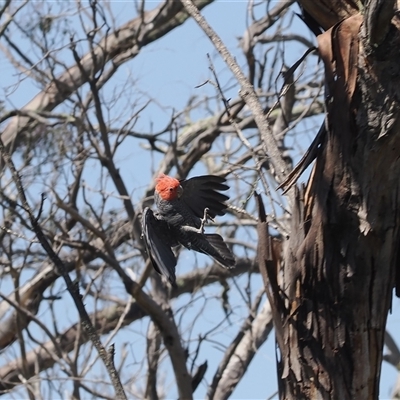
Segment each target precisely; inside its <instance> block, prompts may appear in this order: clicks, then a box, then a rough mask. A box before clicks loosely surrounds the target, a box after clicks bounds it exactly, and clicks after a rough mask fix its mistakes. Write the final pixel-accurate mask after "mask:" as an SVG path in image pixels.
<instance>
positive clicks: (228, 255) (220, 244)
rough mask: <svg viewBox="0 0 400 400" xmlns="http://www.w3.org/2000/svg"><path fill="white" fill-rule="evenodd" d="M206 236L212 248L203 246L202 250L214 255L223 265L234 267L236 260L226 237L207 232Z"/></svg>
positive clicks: (229, 267) (211, 255)
mask: <svg viewBox="0 0 400 400" xmlns="http://www.w3.org/2000/svg"><path fill="white" fill-rule="evenodd" d="M204 237H205V238H206V239H207V242H208V243H209V244H210V245H211V247H212V250H211V249H210V248H204V247H203V248H202V250H203V251H202V252H204V253H206V254H208V255H209V256H210V257H212V258H213V259H214V260H215V261H217V262H218V263H219V264H220V265H221V266H222V267H224V268H228V269H231V268H233V267H234V266H235V264H236V260H235V257H234V255H233V254H232V252H231V250H230V249H229V247H228V246H227V245H226V243H225V242H224V239H222V237H221V236H220V235H218V234H217V233H206V234H205V235H204ZM207 247H208V246H207ZM213 250H214V251H213Z"/></svg>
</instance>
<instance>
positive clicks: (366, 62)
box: [260, 2, 400, 399]
mask: <svg viewBox="0 0 400 400" xmlns="http://www.w3.org/2000/svg"><path fill="white" fill-rule="evenodd" d="M305 3H307V2H305ZM316 3H318V4H322V3H323V2H316ZM342 3H346V4H349V2H342ZM310 4H311V3H310ZM313 4H314V3H313ZM341 9H343V7H342V8H341ZM316 15H317V14H316ZM317 22H320V21H317ZM362 23H363V17H362V16H361V15H358V14H357V15H355V16H352V17H350V18H347V19H345V20H343V21H342V22H340V23H338V24H336V25H335V26H334V27H333V28H332V29H330V30H329V31H327V32H326V33H324V34H323V35H321V36H319V52H320V55H321V58H322V59H323V61H324V64H325V72H326V106H327V119H326V132H325V134H324V135H323V137H322V139H321V146H320V147H319V150H318V154H317V161H316V165H315V166H314V170H313V172H312V174H311V177H310V180H309V183H308V185H307V187H306V188H305V190H301V191H298V192H297V196H296V204H295V207H294V212H293V229H292V233H291V237H290V239H289V242H288V245H287V251H286V254H285V265H284V266H283V274H282V276H281V282H280V283H279V287H278V286H277V285H274V282H275V281H277V277H276V276H275V277H273V276H271V275H273V271H272V272H271V269H269V270H268V271H267V272H268V275H269V279H270V289H269V290H270V291H272V296H273V297H274V299H273V301H272V302H271V303H272V304H273V306H274V307H275V313H274V322H275V324H276V329H277V341H278V344H279V346H280V351H281V358H280V360H278V380H279V392H280V398H281V399H377V398H378V395H379V379H380V368H381V361H382V351H383V340H384V333H385V325H386V318H387V313H388V310H389V308H390V305H391V296H392V289H393V287H394V286H395V284H396V269H397V267H398V264H399V259H400V257H399V254H400V252H399V242H400V212H399V206H400V196H399V195H400V187H399V176H400V157H399V149H400V134H399V132H400V120H399V119H400V118H399V101H400V93H399V87H400V86H399V84H400V67H399V63H398V60H399V56H400V54H399V52H400V35H399V31H398V30H397V29H396V28H395V26H396V25H397V24H396V23H395V21H394V24H392V25H391V26H390V30H389V34H388V35H387V37H385V38H384V39H383V40H382V41H381V44H380V46H379V47H376V46H375V47H374V48H371V47H369V46H368V43H369V41H368V32H365V30H364V28H362ZM321 25H322V24H321ZM380 31H381V30H380ZM266 265H268V263H266ZM260 268H261V264H260ZM265 268H267V267H265ZM271 278H272V279H271ZM397 283H399V280H397ZM398 287H399V286H398ZM398 294H399V293H398Z"/></svg>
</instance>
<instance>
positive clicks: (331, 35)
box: [0, 0, 399, 399]
mask: <svg viewBox="0 0 400 400" xmlns="http://www.w3.org/2000/svg"><path fill="white" fill-rule="evenodd" d="M299 3H300V5H301V6H303V9H302V10H299V8H298V5H296V4H295V2H294V1H291V0H285V1H280V2H273V1H270V0H268V1H263V2H260V3H257V2H254V1H252V0H250V1H249V2H248V4H247V7H246V8H243V14H238V15H237V18H238V21H239V20H240V21H242V23H243V21H245V22H246V23H245V24H243V25H244V26H245V29H244V31H243V32H242V33H241V37H239V39H238V40H237V42H235V45H231V44H230V45H228V44H227V43H226V42H225V43H224V42H223V41H222V40H221V39H220V38H219V37H218V35H217V33H216V32H215V30H214V29H213V26H211V25H210V24H209V22H207V18H205V17H203V16H202V15H204V12H207V13H213V12H217V11H214V10H216V8H215V9H214V8H213V7H221V4H219V5H218V4H217V2H213V1H212V0H182V1H181V2H180V1H172V0H171V1H162V2H160V3H159V4H158V5H157V4H155V3H153V2H145V1H141V2H135V3H132V4H130V3H129V4H128V3H127V4H125V6H122V5H121V4H119V5H118V4H117V3H113V2H97V1H90V2H88V3H86V2H80V1H77V2H75V3H70V2H59V3H46V2H44V3H37V2H28V1H26V2H11V1H5V2H3V4H2V5H1V10H0V35H1V38H0V51H1V52H2V56H3V59H4V60H7V61H6V62H7V66H8V68H10V69H11V70H12V73H10V74H9V75H10V77H12V79H13V81H12V82H3V84H2V89H3V98H2V99H1V100H2V104H1V106H2V108H1V114H0V118H1V123H2V135H1V142H0V150H1V154H2V157H1V165H0V168H1V173H2V179H1V183H0V184H1V190H0V207H1V212H2V215H1V221H0V227H1V231H0V238H1V240H0V246H1V250H2V251H1V256H0V267H1V270H0V272H1V281H0V297H1V299H0V317H1V323H0V349H1V351H2V356H3V357H2V360H3V361H2V363H1V364H0V395H8V396H13V397H14V398H18V397H24V398H26V397H29V398H31V399H40V398H58V397H59V398H74V399H80V398H89V397H91V398H107V399H108V398H115V397H118V398H124V397H126V398H140V399H142V398H148V399H158V398H167V397H168V398H171V396H172V397H173V396H175V397H179V398H182V399H190V398H193V396H194V393H195V391H196V390H197V392H196V393H195V395H196V397H197V396H198V395H199V393H200V392H201V391H202V394H203V395H204V396H205V397H207V398H208V399H227V398H229V397H230V396H231V394H232V393H233V391H234V390H235V388H236V387H237V385H238V384H239V382H240V381H241V380H242V378H243V376H244V374H245V372H246V370H247V369H248V367H249V366H250V363H251V361H252V360H253V358H254V357H255V356H256V354H257V352H258V351H259V349H260V347H261V346H262V344H263V343H264V342H265V341H266V340H267V338H268V336H269V335H270V333H271V331H272V327H273V322H274V324H275V328H276V338H277V343H278V345H279V351H280V356H279V359H278V381H279V393H280V397H281V398H317V397H321V398H351V397H355V398H377V396H378V388H379V373H380V367H381V361H382V359H383V358H384V359H386V361H388V362H389V363H391V364H392V365H398V362H399V361H398V352H399V351H398V348H397V346H396V339H397V338H396V337H394V339H392V338H391V336H390V335H389V334H387V336H386V338H387V348H388V353H387V354H386V355H385V357H383V343H384V342H383V341H384V333H385V325H386V318H387V312H388V309H389V307H390V304H391V303H390V301H391V293H392V288H393V287H394V284H395V276H396V275H395V270H396V263H398V252H397V250H396V249H397V247H396V246H397V243H398V242H399V240H398V239H399V237H398V221H397V220H398V216H397V212H396V210H397V201H398V196H397V195H396V193H397V184H396V182H395V181H396V179H395V177H396V176H397V175H398V174H397V169H398V161H397V160H398V156H397V153H396V149H397V146H396V143H397V142H396V140H397V139H396V138H395V136H394V134H395V132H396V126H397V125H396V124H397V114H396V110H397V97H396V90H397V86H396V85H395V84H393V86H390V85H389V83H388V81H387V77H388V76H389V75H390V76H391V77H392V82H396V79H397V63H396V62H395V61H394V60H395V55H396V54H397V53H396V50H397V48H398V45H397V40H398V39H397V26H398V25H397V19H396V18H397V14H396V13H395V11H394V10H395V5H394V4H392V2H390V1H387V2H386V3H390V4H391V7H388V6H387V5H386V3H385V7H383V8H382V9H381V10H383V11H384V12H383V13H382V14H380V15H382V17H381V18H380V19H376V18H374V15H375V14H374V13H376V12H377V11H376V10H378V9H379V6H380V4H378V2H377V3H375V2H373V1H371V2H369V3H368V4H364V6H365V8H363V10H359V9H358V8H356V6H355V5H354V4H353V2H347V1H345V0H342V1H338V2H336V3H337V4H336V3H335V6H334V7H330V6H329V7H327V6H326V5H325V3H327V2H326V1H322V0H319V1H315V2H304V4H303V2H301V1H300V2H299ZM363 3H364V2H360V7H361V4H363ZM365 3H367V2H365ZM206 6H207V7H206ZM225 7H229V5H225ZM203 9H204V10H203ZM360 11H362V12H363V13H364V15H365V20H366V21H367V23H364V24H362V21H363V17H361V16H360V15H359V12H360ZM295 12H298V13H299V12H302V18H303V19H304V20H305V22H306V24H303V22H301V21H300V19H299V18H298V17H297V16H296V15H295ZM189 18H192V19H193V20H194V21H195V22H196V23H197V24H198V25H199V27H200V29H201V30H198V31H197V32H200V33H199V35H201V37H208V38H209V39H210V42H209V43H210V44H209V49H210V50H209V54H208V55H207V54H206V52H205V53H204V54H202V55H201V56H202V59H203V60H204V66H203V69H202V70H203V74H202V79H201V78H200V76H194V77H193V76H191V75H190V71H184V68H183V67H181V66H180V65H179V64H177V65H175V66H174V68H177V69H178V68H182V76H181V79H182V81H183V82H185V84H186V85H191V86H190V90H189V92H188V94H187V97H186V98H181V99H180V104H181V106H180V108H177V107H176V106H175V105H174V104H166V103H165V101H164V100H162V101H161V100H160V99H159V98H158V97H159V96H158V93H160V92H162V91H163V90H166V89H165V88H159V87H157V88H156V87H155V85H151V86H142V85H141V83H140V80H141V76H143V74H144V72H143V70H141V69H140V65H141V64H140V60H146V57H148V56H149V54H148V53H149V52H150V51H148V52H147V53H146V50H147V49H152V48H153V49H154V47H152V46H155V44H157V43H160V46H164V44H163V43H166V41H167V40H168V36H167V34H168V33H170V32H171V34H175V33H176V32H178V33H179V35H180V37H183V36H185V35H187V32H189V31H188V29H189V28H188V22H186V21H187V20H188V19H189ZM342 20H343V21H342ZM340 21H342V22H340ZM375 21H378V22H375ZM390 21H392V22H390ZM339 22H340V24H338V23H339ZM334 24H338V25H335V28H334V29H333V30H331V31H330V30H329V29H330V28H331V27H332V26H333V25H334ZM307 25H308V27H307ZM360 26H362V27H361V28H360ZM190 29H193V26H192V28H190ZM312 31H313V32H314V33H312ZM323 31H326V32H325V33H322V32H323ZM190 32H192V31H190ZM360 32H361V33H360ZM388 32H389V34H388ZM319 33H321V34H319ZM316 34H318V40H316V39H315V35H316ZM177 37H178V36H177ZM170 43H171V42H170ZM317 44H318V50H315V49H314V46H316V45H317ZM361 45H362V46H361ZM169 46H171V44H169ZM173 46H175V47H176V48H179V46H180V43H179V41H174V42H173ZM388 46H389V47H388ZM160 48H161V47H160ZM160 48H158V50H159V49H160ZM389 48H390V49H392V50H390V51H389V50H388V49H389ZM288 49H290V51H288ZM153 51H154V50H153ZM192 51H193V54H195V53H196V52H198V49H196V46H193V49H192ZM318 54H319V56H320V57H321V58H322V60H323V63H319V62H318V57H317V55H318ZM303 55H304V56H303ZM187 56H188V57H190V56H191V54H188V55H187ZM296 61H298V62H297V63H296ZM143 62H145V61H143ZM165 62H166V60H164V59H162V57H161V56H160V57H158V58H157V66H155V69H154V71H156V67H157V68H160V69H162V68H163V66H164V63H165ZM332 63H334V64H332ZM357 63H359V64H358V69H357ZM163 72H164V75H163V82H164V83H163V84H165V85H166V87H168V88H170V87H171V83H170V82H169V81H168V75H169V71H168V70H166V69H165V68H164V71H163ZM146 73H147V72H146ZM152 73H153V71H150V72H149V74H152ZM384 78H386V81H385V80H384ZM372 83H373V84H372ZM324 86H325V90H328V92H325V98H324ZM344 88H345V89H344ZM168 90H170V89H168ZM27 92H32V93H34V95H33V96H28V97H27V96H26V94H25V93H27ZM173 94H174V93H172V95H171V94H170V96H169V100H168V101H171V100H170V99H171V98H172V97H173ZM15 99H18V100H17V101H16V100H15ZM21 99H23V100H21ZM19 103H21V104H22V105H21V106H19V105H17V104H19ZM325 107H326V111H327V116H326V117H325V122H323V123H322V127H321V128H319V125H320V124H321V122H322V121H324V110H325ZM368 116H370V118H369V117H368ZM363 118H364V119H363ZM308 145H311V146H310V148H309V150H308V151H307V152H306V154H305V155H304V157H303V153H304V152H305V151H306V149H307V146H308ZM381 147H382V148H381ZM367 150H368V151H367ZM302 157H303V158H302ZM315 158H317V162H316V164H315V166H314V169H313V172H312V173H311V176H310V178H309V181H308V184H307V186H306V187H305V189H304V188H303V185H302V184H301V181H299V176H300V174H301V172H303V170H304V169H305V168H306V167H307V166H309V165H310V163H311V162H312V161H313V160H314V159H315ZM300 159H301V160H300ZM298 161H300V164H299V166H297V167H295V168H293V166H294V165H295V164H297V162H298ZM377 171H378V172H377ZM379 171H380V172H379ZM159 173H168V174H172V175H175V176H177V177H178V178H186V177H187V176H193V175H200V174H202V173H210V174H218V175H221V176H224V177H226V178H227V180H228V183H229V185H230V187H231V189H230V201H229V204H228V206H229V208H228V214H227V216H226V217H225V218H220V219H217V220H216V221H215V223H211V224H210V225H209V226H207V229H208V230H213V229H214V230H218V231H219V232H221V233H222V234H223V236H224V237H225V238H226V239H227V242H228V243H229V245H230V246H232V249H233V251H234V253H235V256H236V259H237V265H236V268H235V269H233V270H232V271H226V270H223V269H222V268H221V267H219V266H218V265H213V264H212V263H211V261H210V259H208V258H206V257H203V256H198V255H196V254H193V253H192V252H189V251H187V250H180V255H179V264H178V270H177V285H176V287H171V286H170V285H169V284H168V283H167V282H165V281H164V280H162V279H161V278H160V277H159V276H158V275H157V274H156V273H155V271H153V269H152V266H151V264H150V262H149V260H148V257H147V254H146V252H145V249H144V246H143V241H142V238H141V224H140V221H141V212H142V210H143V208H144V207H146V206H151V205H152V203H153V198H152V195H153V190H154V178H155V177H157V175H158V174H159ZM306 178H307V175H306V174H305V177H304V178H301V179H306ZM296 182H297V183H296ZM278 185H282V187H283V188H284V189H286V193H285V194H283V192H282V190H278V191H277V190H276V188H277V186H278ZM256 192H258V193H261V197H259V195H256V196H255V194H256ZM376 193H380V194H381V195H380V196H374V194H376ZM256 200H257V201H256ZM264 207H265V208H264ZM387 210H391V213H390V216H389V215H386V212H387ZM258 237H259V238H260V239H259V243H258V256H257V241H258ZM260 272H261V275H260ZM357 357H358V358H357ZM338 368H343V371H344V372H343V374H340V376H337V374H335V372H337V370H338ZM349 368H351V370H349ZM253 384H254V385H259V386H260V387H262V388H263V389H264V393H265V396H268V395H271V394H272V393H273V391H274V389H273V386H272V385H266V383H265V382H254V383H253Z"/></svg>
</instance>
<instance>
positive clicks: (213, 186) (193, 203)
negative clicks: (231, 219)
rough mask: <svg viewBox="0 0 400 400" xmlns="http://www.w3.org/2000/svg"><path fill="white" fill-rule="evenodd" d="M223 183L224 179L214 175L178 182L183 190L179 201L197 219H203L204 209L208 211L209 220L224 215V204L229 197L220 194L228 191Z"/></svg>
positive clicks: (227, 187)
mask: <svg viewBox="0 0 400 400" xmlns="http://www.w3.org/2000/svg"><path fill="white" fill-rule="evenodd" d="M225 182H226V179H225V178H222V177H220V176H216V175H203V176H196V177H194V178H190V179H188V180H183V181H181V182H180V184H181V186H182V189H183V191H182V196H181V197H180V199H181V201H183V202H184V203H185V204H186V206H187V207H188V208H189V209H190V210H192V212H193V213H194V214H195V215H196V216H197V217H199V218H202V217H203V215H204V209H205V208H206V207H207V208H208V209H209V210H210V211H209V212H208V214H209V216H210V217H211V218H215V216H216V215H224V214H225V210H226V204H225V202H226V201H227V200H228V199H229V196H227V195H226V194H223V193H220V192H223V191H225V190H228V189H229V186H228V185H226V184H225Z"/></svg>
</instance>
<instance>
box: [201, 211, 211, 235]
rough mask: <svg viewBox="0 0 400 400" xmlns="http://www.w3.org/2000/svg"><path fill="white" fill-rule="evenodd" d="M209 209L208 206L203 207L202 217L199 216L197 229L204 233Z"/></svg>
mask: <svg viewBox="0 0 400 400" xmlns="http://www.w3.org/2000/svg"><path fill="white" fill-rule="evenodd" d="M209 211H210V209H209V208H207V207H206V208H205V209H204V215H203V218H201V224H200V228H199V230H200V231H201V233H204V225H205V224H206V222H207V221H208V218H211V217H210V216H209V215H208V212H209Z"/></svg>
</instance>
